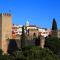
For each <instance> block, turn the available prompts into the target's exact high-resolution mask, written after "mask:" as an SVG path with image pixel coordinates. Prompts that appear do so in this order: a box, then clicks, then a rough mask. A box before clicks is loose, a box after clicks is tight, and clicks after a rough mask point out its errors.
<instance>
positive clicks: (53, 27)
mask: <svg viewBox="0 0 60 60" xmlns="http://www.w3.org/2000/svg"><path fill="white" fill-rule="evenodd" d="M57 30H58V29H57V23H56V20H55V18H54V19H53V23H52V37H57V36H58V35H57Z"/></svg>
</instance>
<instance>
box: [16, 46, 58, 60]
mask: <svg viewBox="0 0 60 60" xmlns="http://www.w3.org/2000/svg"><path fill="white" fill-rule="evenodd" d="M17 59H19V60H59V58H58V57H57V56H56V55H55V54H53V52H52V51H50V50H49V49H46V48H44V49H42V48H40V47H38V46H28V47H24V48H23V50H22V51H20V53H19V52H18V54H17V56H16V60H17Z"/></svg>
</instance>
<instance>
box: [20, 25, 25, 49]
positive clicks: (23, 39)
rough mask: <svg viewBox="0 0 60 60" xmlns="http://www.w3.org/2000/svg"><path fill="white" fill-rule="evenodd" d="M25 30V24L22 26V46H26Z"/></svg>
mask: <svg viewBox="0 0 60 60" xmlns="http://www.w3.org/2000/svg"><path fill="white" fill-rule="evenodd" d="M25 39H26V38H25V31H24V26H23V27H22V35H21V48H23V47H24V46H25Z"/></svg>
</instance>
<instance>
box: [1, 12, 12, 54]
mask: <svg viewBox="0 0 60 60" xmlns="http://www.w3.org/2000/svg"><path fill="white" fill-rule="evenodd" d="M11 20H12V16H11V14H9V13H1V14H0V49H2V51H3V52H4V53H6V52H7V47H8V39H11V38H12V21H11Z"/></svg>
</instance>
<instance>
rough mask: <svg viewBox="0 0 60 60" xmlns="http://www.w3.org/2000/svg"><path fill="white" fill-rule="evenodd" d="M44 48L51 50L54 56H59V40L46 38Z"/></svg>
mask: <svg viewBox="0 0 60 60" xmlns="http://www.w3.org/2000/svg"><path fill="white" fill-rule="evenodd" d="M45 46H46V47H48V48H49V49H50V50H52V51H53V52H54V53H55V54H57V55H60V40H59V39H58V38H56V37H53V38H52V37H50V38H47V39H46V44H45Z"/></svg>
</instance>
